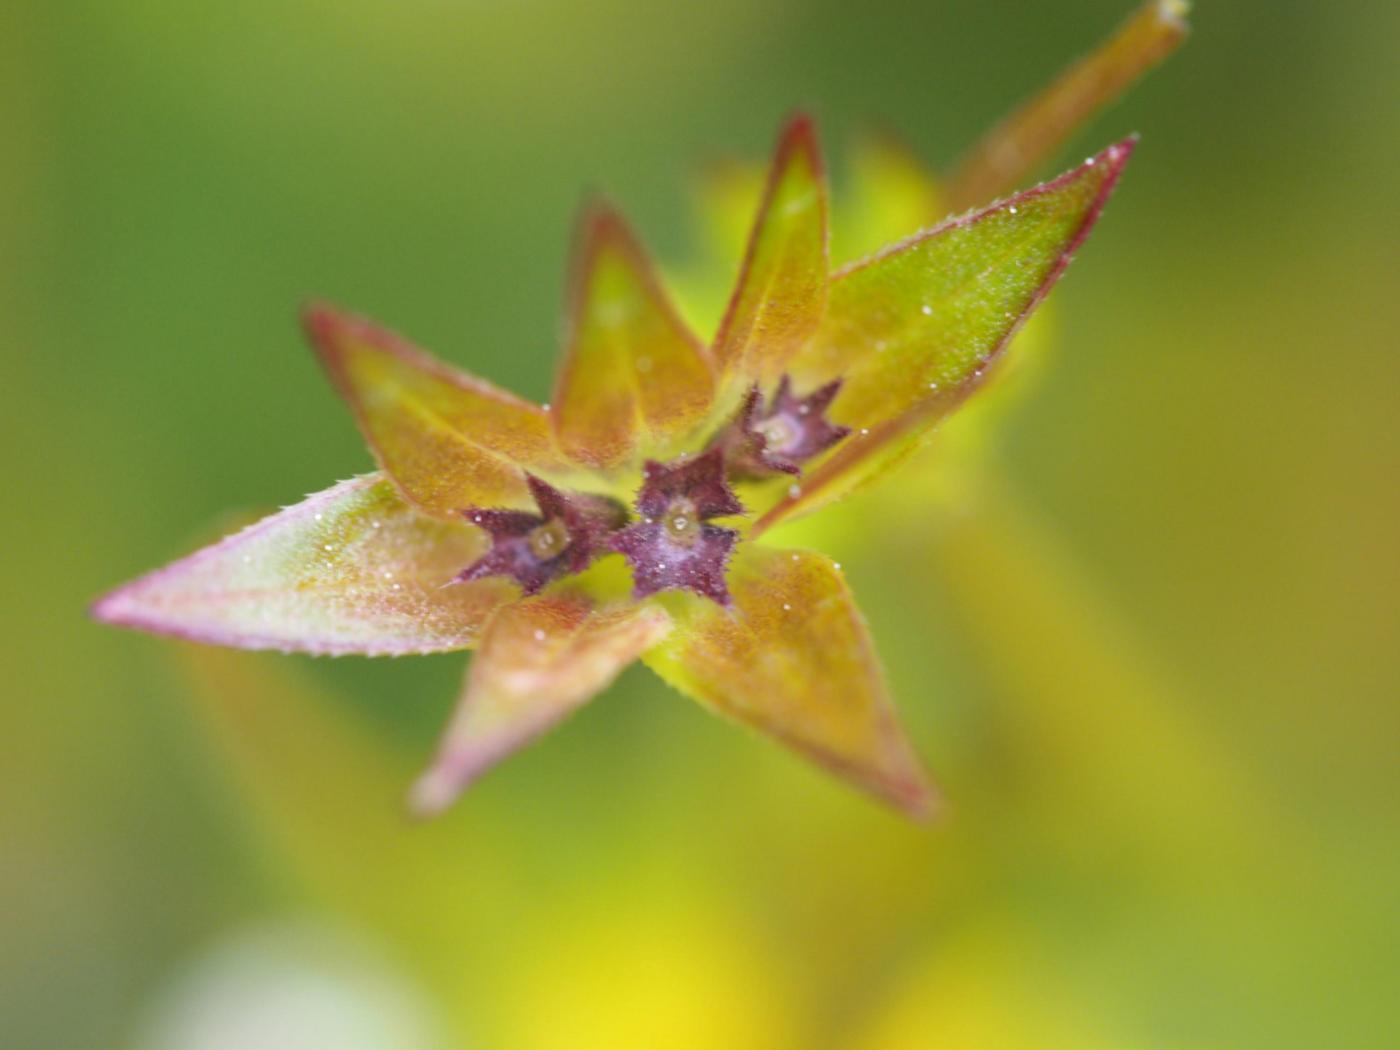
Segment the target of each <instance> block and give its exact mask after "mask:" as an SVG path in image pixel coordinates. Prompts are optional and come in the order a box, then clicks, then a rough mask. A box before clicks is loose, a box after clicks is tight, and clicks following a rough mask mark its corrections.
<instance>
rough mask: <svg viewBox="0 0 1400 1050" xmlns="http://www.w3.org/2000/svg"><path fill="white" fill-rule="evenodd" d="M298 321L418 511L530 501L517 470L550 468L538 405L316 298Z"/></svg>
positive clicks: (553, 458)
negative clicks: (445, 362) (303, 323)
mask: <svg viewBox="0 0 1400 1050" xmlns="http://www.w3.org/2000/svg"><path fill="white" fill-rule="evenodd" d="M305 323H306V331H307V335H308V336H309V337H310V339H311V343H312V345H313V346H314V347H315V349H316V352H317V354H318V356H319V357H320V359H321V363H322V364H323V365H324V366H325V368H326V371H327V372H328V373H329V374H330V377H331V381H332V382H333V383H334V384H335V386H336V389H337V390H338V391H339V392H340V394H341V396H342V397H343V398H345V400H346V401H347V402H348V403H349V404H350V407H351V409H352V410H353V411H354V413H355V419H356V421H357V422H358V423H359V426H360V430H361V432H362V433H363V434H364V436H365V440H366V441H368V442H369V445H370V448H371V449H373V451H374V454H375V458H376V459H378V461H379V465H380V466H381V467H382V468H383V469H384V472H385V473H386V474H387V475H388V476H389V478H390V479H391V480H392V481H393V482H394V483H395V484H396V485H398V486H399V489H400V490H401V491H402V492H403V494H404V496H405V497H407V499H408V500H409V501H410V502H411V503H413V504H414V505H415V506H417V507H418V508H420V509H421V510H423V511H425V512H427V513H429V514H434V515H437V516H439V517H444V518H452V517H456V516H457V514H458V513H459V512H460V511H461V510H462V508H464V507H491V506H501V505H515V504H523V505H528V504H529V494H528V492H527V491H526V488H525V475H524V473H523V471H524V470H534V471H536V472H547V471H548V470H549V469H550V468H551V467H552V466H557V454H556V452H555V451H554V447H553V440H552V437H551V435H550V432H549V418H548V416H547V414H546V413H545V411H544V409H542V408H539V407H538V406H536V405H532V404H530V403H529V402H528V401H523V400H521V399H520V398H517V397H515V396H514V395H512V394H508V393H506V392H505V391H503V390H500V389H498V388H497V387H494V386H492V385H491V384H490V383H487V382H485V381H484V380H480V379H477V378H475V377H473V376H469V375H466V374H465V373H463V372H459V371H457V370H456V369H454V368H450V367H449V366H447V365H445V364H443V363H442V362H440V361H437V360H434V359H433V358H432V357H429V356H428V355H427V354H425V353H423V352H422V351H421V350H418V349H416V348H415V347H413V346H412V345H411V344H409V343H408V342H407V340H405V339H403V338H401V337H400V336H397V335H395V334H394V333H392V332H390V331H388V330H387V329H384V328H381V327H380V326H378V325H376V324H374V323H373V322H370V321H367V320H364V319H363V318H359V317H354V316H351V315H350V314H346V313H342V312H341V311H339V310H336V309H334V308H332V307H329V306H324V305H315V306H311V307H308V308H307V310H306V313H305Z"/></svg>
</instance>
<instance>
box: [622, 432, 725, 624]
mask: <svg viewBox="0 0 1400 1050" xmlns="http://www.w3.org/2000/svg"><path fill="white" fill-rule="evenodd" d="M637 510H638V512H639V513H640V514H641V516H642V518H641V520H640V521H638V522H634V523H633V524H631V525H629V526H627V527H626V528H625V529H621V530H619V531H618V532H617V533H616V534H614V536H613V539H612V547H613V550H615V551H617V552H619V553H620V554H621V555H622V556H623V557H625V558H626V559H627V561H628V564H629V565H631V567H632V582H633V593H634V594H635V596H636V597H638V598H645V597H646V596H647V595H649V594H655V593H656V592H657V591H665V590H691V591H694V592H695V593H696V594H701V595H704V596H705V597H706V598H710V599H713V600H714V601H717V602H719V603H720V604H721V605H728V604H729V588H728V586H727V585H726V584H725V580H724V575H725V568H726V566H727V565H728V563H729V555H730V552H732V551H733V549H734V544H735V542H736V541H737V540H738V539H739V533H738V532H737V531H735V530H734V529H726V528H722V527H721V526H719V525H711V524H710V523H709V519H710V518H718V517H728V516H731V515H734V514H742V513H743V512H744V507H743V504H741V503H740V502H739V500H738V497H736V496H735V495H734V490H733V489H731V488H730V487H729V481H728V479H727V478H726V477H725V460H724V452H723V450H722V449H720V448H717V447H716V448H711V449H710V450H709V451H708V452H705V453H703V454H702V455H700V456H696V457H694V458H693V459H681V460H678V461H676V462H673V463H657V462H656V461H654V460H651V461H648V462H647V464H646V467H645V473H644V477H643V481H642V488H641V491H640V492H638V494H637Z"/></svg>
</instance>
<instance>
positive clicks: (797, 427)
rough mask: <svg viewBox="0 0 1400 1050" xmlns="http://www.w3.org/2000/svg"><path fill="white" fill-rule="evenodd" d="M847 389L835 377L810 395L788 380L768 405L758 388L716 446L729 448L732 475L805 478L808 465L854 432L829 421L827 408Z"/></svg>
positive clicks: (740, 409) (727, 451)
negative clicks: (794, 389) (800, 392)
mask: <svg viewBox="0 0 1400 1050" xmlns="http://www.w3.org/2000/svg"><path fill="white" fill-rule="evenodd" d="M840 389H841V380H839V379H833V380H832V381H831V382H830V383H827V384H826V385H825V386H821V387H818V388H817V389H816V390H814V391H812V392H811V393H810V394H808V395H807V396H806V397H797V396H796V395H795V394H793V392H792V381H791V380H790V379H789V378H788V377H787V376H783V378H782V380H781V381H780V382H779V383H778V389H777V390H776V391H775V392H774V393H773V397H772V399H771V400H770V401H768V403H767V404H766V405H765V404H764V402H763V396H762V394H761V393H760V392H759V389H758V387H757V386H755V387H753V389H751V390H750V391H749V392H748V394H747V395H746V396H745V398H744V401H743V404H741V405H740V406H739V411H738V413H737V414H736V415H735V417H734V419H733V420H732V421H731V422H730V423H729V425H728V426H726V427H725V428H724V430H722V431H721V432H720V433H719V435H718V436H717V437H716V438H715V440H714V442H713V444H714V445H715V446H717V447H720V448H723V449H724V453H725V457H726V459H727V461H728V463H729V469H730V471H731V472H732V473H733V474H734V475H736V476H738V477H766V476H768V475H771V474H779V473H782V474H801V473H802V464H803V463H804V462H806V461H807V460H809V459H811V458H812V457H813V456H815V455H817V453H819V452H825V451H826V450H827V449H829V448H830V447H831V446H832V445H834V444H836V443H837V442H838V441H840V440H841V439H842V438H844V437H845V436H846V435H847V434H849V433H850V432H851V428H850V427H843V426H838V425H837V424H835V423H833V422H831V420H829V419H827V418H826V410H827V408H828V407H829V406H830V404H831V402H832V400H833V399H834V398H835V397H836V395H837V393H838V392H839V391H840Z"/></svg>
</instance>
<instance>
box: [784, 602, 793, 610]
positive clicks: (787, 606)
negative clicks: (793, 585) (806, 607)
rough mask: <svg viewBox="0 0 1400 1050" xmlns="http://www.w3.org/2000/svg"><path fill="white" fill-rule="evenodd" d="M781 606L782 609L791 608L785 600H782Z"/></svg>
mask: <svg viewBox="0 0 1400 1050" xmlns="http://www.w3.org/2000/svg"><path fill="white" fill-rule="evenodd" d="M783 608H784V609H789V610H790V609H791V608H792V606H791V605H789V604H788V603H787V602H783Z"/></svg>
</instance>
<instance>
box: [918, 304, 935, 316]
mask: <svg viewBox="0 0 1400 1050" xmlns="http://www.w3.org/2000/svg"><path fill="white" fill-rule="evenodd" d="M919 313H921V314H923V315H924V316H925V317H932V316H933V307H931V306H929V304H928V303H924V305H923V306H921V307H919Z"/></svg>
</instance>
